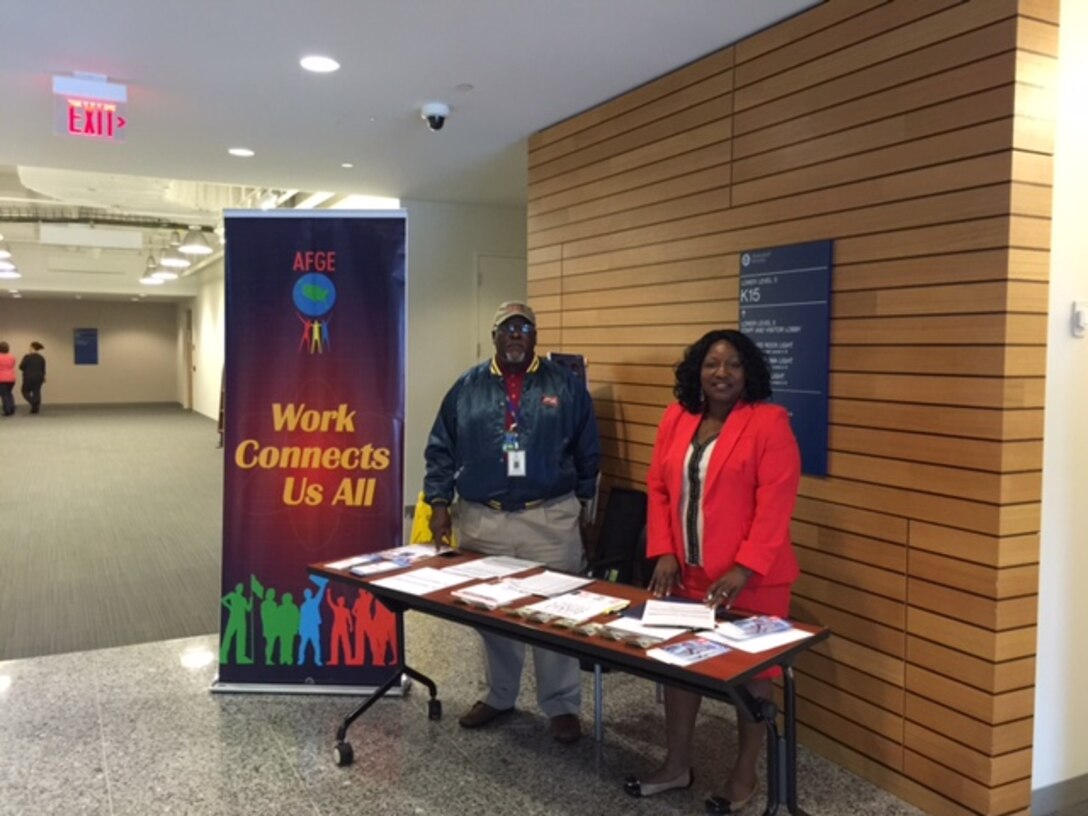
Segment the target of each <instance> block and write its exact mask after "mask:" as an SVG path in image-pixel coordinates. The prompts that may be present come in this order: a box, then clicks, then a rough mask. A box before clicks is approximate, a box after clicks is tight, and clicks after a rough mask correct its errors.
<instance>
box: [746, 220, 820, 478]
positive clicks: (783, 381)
mask: <svg viewBox="0 0 1088 816" xmlns="http://www.w3.org/2000/svg"><path fill="white" fill-rule="evenodd" d="M831 248H832V242H831V241H813V242H811V243H807V244H793V245H791V246H783V247H773V248H770V249H754V250H750V251H748V252H742V253H741V256H740V330H741V331H742V332H744V333H745V334H747V335H748V336H749V337H751V338H752V340H754V341H755V343H756V345H758V346H759V347H760V348H761V349H763V352H764V353H765V354H766V355H767V359H768V361H769V362H770V365H771V388H772V389H773V390H774V398H773V400H774V402H777V403H778V404H779V405H782V406H784V407H785V408H786V409H787V410H788V411H789V412H790V422H791V423H792V424H793V432H794V434H795V435H796V436H797V444H798V445H799V446H800V448H801V470H802V471H803V472H804V473H808V474H810V475H813V476H826V475H827V429H828V371H829V368H830V359H829V347H830V339H831V338H830V334H831V309H830V300H831Z"/></svg>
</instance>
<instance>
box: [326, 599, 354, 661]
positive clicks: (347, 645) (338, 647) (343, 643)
mask: <svg viewBox="0 0 1088 816" xmlns="http://www.w3.org/2000/svg"><path fill="white" fill-rule="evenodd" d="M325 601H326V603H328V605H329V609H331V610H332V617H333V621H332V638H331V640H330V642H329V659H328V661H326V662H327V663H328V665H330V666H339V665H340V656H341V655H343V657H344V662H345V663H348V664H350V662H351V610H350V609H348V608H347V607H346V606H344V596H343V595H341V596H340V597H339V598H337V599H336V603H335V604H334V603H333V602H332V593H331V592H329V593H328V594H326V595H325Z"/></svg>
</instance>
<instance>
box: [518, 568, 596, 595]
mask: <svg viewBox="0 0 1088 816" xmlns="http://www.w3.org/2000/svg"><path fill="white" fill-rule="evenodd" d="M510 582H511V583H512V584H515V585H516V586H517V587H518V588H519V589H521V590H522V591H523V592H527V593H529V594H530V595H540V596H542V597H544V598H554V597H555V596H556V595H563V594H564V593H567V592H571V591H572V590H575V589H578V588H579V587H584V586H585V585H586V584H591V583H593V579H592V578H583V577H581V576H579V575H566V574H564V573H562V572H552V571H551V570H544V572H541V573H539V574H537V575H530V576H529V577H528V578H512V579H510Z"/></svg>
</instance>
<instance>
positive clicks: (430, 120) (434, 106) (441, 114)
mask: <svg viewBox="0 0 1088 816" xmlns="http://www.w3.org/2000/svg"><path fill="white" fill-rule="evenodd" d="M449 115H450V106H449V105H447V104H446V103H445V102H428V103H427V104H426V105H424V106H423V108H422V109H421V110H420V116H422V117H423V119H424V121H426V122H427V127H429V128H430V129H431V130H435V131H438V130H442V126H443V125H444V124H446V117H447V116H449Z"/></svg>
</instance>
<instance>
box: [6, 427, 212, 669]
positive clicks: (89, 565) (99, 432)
mask: <svg viewBox="0 0 1088 816" xmlns="http://www.w3.org/2000/svg"><path fill="white" fill-rule="evenodd" d="M217 442H218V435H217V433H216V428H215V423H214V422H213V421H212V420H210V419H207V418H206V417H203V416H200V415H198V414H193V413H190V412H188V411H183V410H182V409H181V408H180V407H178V406H176V405H174V406H162V405H151V406H118V407H113V406H110V407H76V406H51V405H46V406H45V407H44V408H43V409H42V413H41V414H39V415H37V416H29V415H27V413H26V408H25V406H20V407H19V412H18V414H16V415H15V416H13V417H6V418H0V463H2V464H0V660H7V659H12V658H21V657H33V656H37V655H46V654H57V653H62V652H72V651H83V650H87V649H98V648H102V647H107V646H124V645H128V644H132V643H142V642H145V641H155V640H165V639H168V638H177V637H184V636H189V635H200V634H207V633H210V632H217V631H218V629H219V616H218V610H219V580H220V575H219V566H220V545H221V540H222V493H223V480H222V470H223V468H222V460H223V453H222V451H221V450H219V449H217V448H216V444H217Z"/></svg>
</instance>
